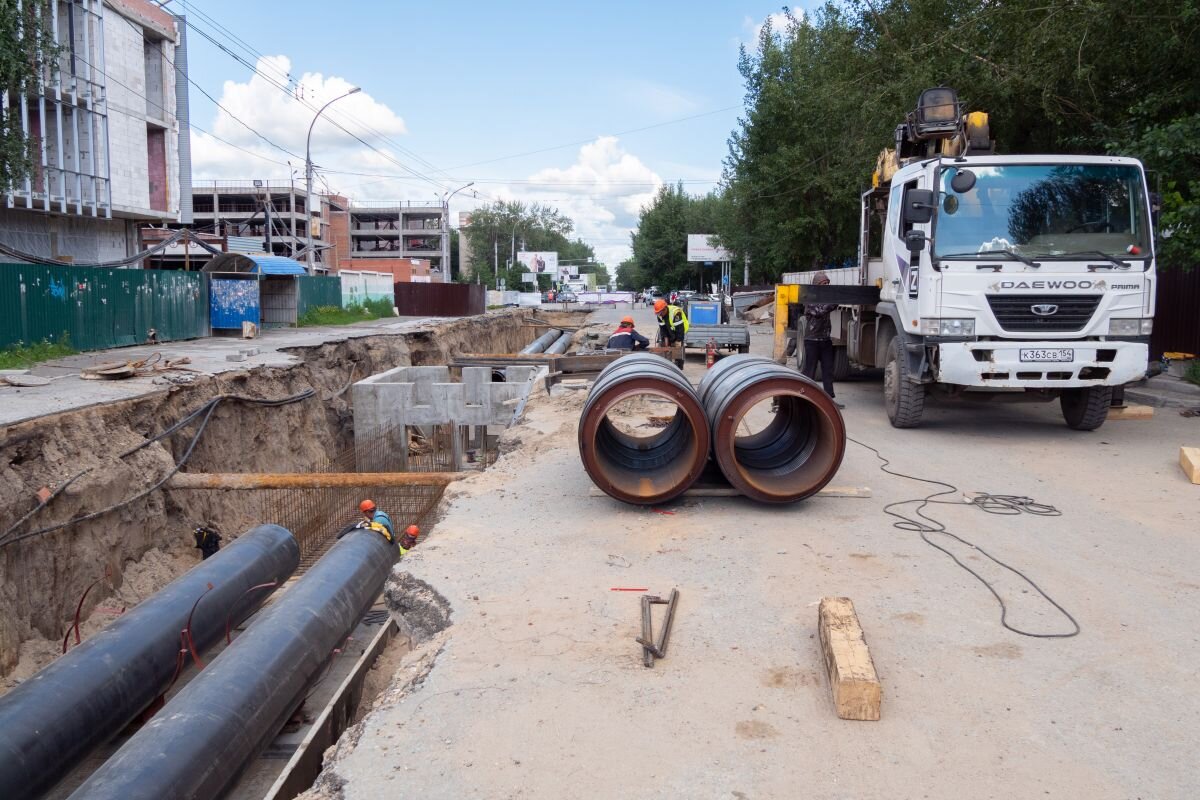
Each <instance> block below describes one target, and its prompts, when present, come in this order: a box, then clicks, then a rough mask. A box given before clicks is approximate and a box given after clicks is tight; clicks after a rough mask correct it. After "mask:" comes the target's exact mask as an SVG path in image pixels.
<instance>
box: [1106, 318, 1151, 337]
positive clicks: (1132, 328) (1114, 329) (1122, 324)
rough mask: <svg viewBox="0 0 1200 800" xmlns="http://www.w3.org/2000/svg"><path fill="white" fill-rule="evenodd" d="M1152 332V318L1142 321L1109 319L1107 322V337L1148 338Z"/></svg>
mask: <svg viewBox="0 0 1200 800" xmlns="http://www.w3.org/2000/svg"><path fill="white" fill-rule="evenodd" d="M1153 332H1154V318H1153V317H1145V318H1142V319H1110V320H1109V321H1108V335H1109V336H1149V335H1150V334H1151V333H1153Z"/></svg>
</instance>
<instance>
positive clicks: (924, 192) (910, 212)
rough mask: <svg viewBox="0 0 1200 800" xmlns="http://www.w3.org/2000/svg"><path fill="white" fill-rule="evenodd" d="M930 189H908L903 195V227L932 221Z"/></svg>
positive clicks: (931, 195)
mask: <svg viewBox="0 0 1200 800" xmlns="http://www.w3.org/2000/svg"><path fill="white" fill-rule="evenodd" d="M934 200H935V198H934V196H933V190H932V189H909V190H908V191H907V192H905V193H904V208H903V211H902V217H903V220H904V224H905V225H924V224H925V223H926V222H929V221H930V220H931V219H933V209H934V208H935V206H934Z"/></svg>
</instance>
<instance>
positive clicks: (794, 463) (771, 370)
mask: <svg viewBox="0 0 1200 800" xmlns="http://www.w3.org/2000/svg"><path fill="white" fill-rule="evenodd" d="M768 400H772V401H775V402H774V404H773V405H774V408H773V409H772V408H770V407H768V406H767V405H766V403H765V402H764V401H768ZM700 402H701V403H703V405H704V410H705V413H706V414H707V415H708V423H709V428H710V430H711V432H712V442H713V456H714V459H715V460H716V462H717V466H719V467H720V468H721V472H722V473H724V475H725V477H726V479H727V480H728V481H729V482H730V483H731V484H732V485H733V486H734V488H736V489H737V490H738V491H739V492H741V493H742V494H744V495H746V496H747V497H752V498H754V499H755V500H760V501H762V502H766V503H792V502H795V501H796V500H803V499H804V498H806V497H808V496H809V495H812V494H815V493H816V492H818V491H820V489H821V487H822V486H824V485H825V484H827V483H829V481H830V480H831V479H832V478H833V476H834V475H835V474H836V473H837V471H838V467H840V466H841V463H842V456H843V455H845V452H846V424H845V422H843V420H842V415H841V412H840V411H838V407H837V406H836V405H835V404H834V402H833V399H832V398H830V397H829V395H827V394H825V392H824V391H822V389H821V387H820V386H819V385H818V384H816V383H814V382H813V381H810V380H809V379H808V378H805V377H804V376H803V375H801V374H800V373H798V372H796V371H795V370H792V369H789V368H788V367H784V366H781V365H779V364H776V363H775V362H774V361H771V360H770V359H768V358H762V357H760V356H750V355H737V356H728V357H726V358H723V359H721V360H720V361H718V362H717V363H716V365H714V366H713V368H712V369H710V370H709V371H708V374H707V375H705V376H704V379H703V380H702V381H700ZM760 404H761V405H760ZM755 406H759V408H758V409H757V410H755V411H754V413H753V414H751V413H750V411H751V409H753V408H755ZM743 422H744V423H745V424H743Z"/></svg>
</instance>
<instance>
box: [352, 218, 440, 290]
mask: <svg viewBox="0 0 1200 800" xmlns="http://www.w3.org/2000/svg"><path fill="white" fill-rule="evenodd" d="M347 213H348V219H349V237H350V253H349V258H350V259H352V260H354V261H356V262H362V263H360V264H358V265H356V267H355V268H356V269H372V268H373V267H371V266H370V263H368V262H373V261H375V260H377V259H378V260H380V261H379V263H380V266H379V267H377V269H381V270H382V271H385V272H387V271H393V270H390V269H389V268H388V267H387V266H384V263H385V261H386V260H403V261H407V262H408V263H409V265H410V266H411V265H412V264H413V262H414V261H415V262H419V263H417V264H416V265H415V266H416V267H417V269H413V270H412V272H411V274H412V276H413V277H412V278H411V279H412V280H416V279H417V277H416V276H418V275H420V274H421V273H422V272H424V274H425V275H428V280H430V281H432V282H434V283H440V282H442V281H444V280H445V269H444V267H445V265H446V264H448V263H449V260H450V237H449V233H450V229H449V225H448V224H447V219H446V210H445V207H444V206H443V205H442V204H441V203H436V202H422V201H384V202H358V203H351V204H350V206H349V208H348V209H347ZM422 266H427V271H426V270H420V269H419V268H420V267H422Z"/></svg>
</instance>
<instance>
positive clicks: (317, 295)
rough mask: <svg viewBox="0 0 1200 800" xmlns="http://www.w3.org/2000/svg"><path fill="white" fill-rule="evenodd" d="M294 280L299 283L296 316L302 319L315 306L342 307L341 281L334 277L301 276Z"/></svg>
mask: <svg viewBox="0 0 1200 800" xmlns="http://www.w3.org/2000/svg"><path fill="white" fill-rule="evenodd" d="M296 280H297V281H299V282H300V290H299V302H298V303H297V306H296V313H297V315H299V316H301V317H302V316H304V312H305V311H308V310H309V309H310V308H316V307H317V306H334V307H335V308H341V307H342V281H341V279H340V278H338V277H337V276H336V275H302V276H300V277H298V278H297V279H296Z"/></svg>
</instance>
